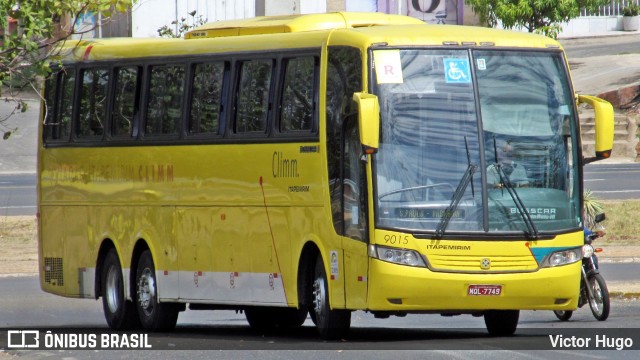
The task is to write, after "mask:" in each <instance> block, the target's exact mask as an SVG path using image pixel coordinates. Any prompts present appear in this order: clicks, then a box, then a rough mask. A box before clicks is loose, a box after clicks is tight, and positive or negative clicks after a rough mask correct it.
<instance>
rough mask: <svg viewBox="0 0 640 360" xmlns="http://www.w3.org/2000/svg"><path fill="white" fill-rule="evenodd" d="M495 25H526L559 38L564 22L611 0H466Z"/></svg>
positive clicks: (512, 26) (485, 20) (527, 27)
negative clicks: (584, 9) (581, 11)
mask: <svg viewBox="0 0 640 360" xmlns="http://www.w3.org/2000/svg"><path fill="white" fill-rule="evenodd" d="M464 1H465V3H466V4H467V5H470V6H471V9H473V11H474V12H475V13H476V14H477V15H478V16H479V17H480V21H482V22H484V23H486V24H487V25H489V26H491V27H495V26H496V25H497V24H498V23H500V24H502V26H503V27H504V28H505V29H512V28H524V29H527V30H528V31H529V32H531V33H532V32H535V33H539V34H543V35H546V36H549V37H551V38H554V39H555V38H557V36H558V33H560V31H561V30H562V26H561V25H560V24H561V23H563V22H567V21H569V20H571V19H573V18H576V17H578V16H579V15H580V9H582V8H586V9H589V10H595V9H596V8H597V7H598V6H601V5H605V4H609V3H610V0H464Z"/></svg>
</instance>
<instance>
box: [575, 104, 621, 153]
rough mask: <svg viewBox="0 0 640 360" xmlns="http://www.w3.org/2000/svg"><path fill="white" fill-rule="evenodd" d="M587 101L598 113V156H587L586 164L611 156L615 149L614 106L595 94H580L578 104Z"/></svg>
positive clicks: (596, 135) (596, 138)
mask: <svg viewBox="0 0 640 360" xmlns="http://www.w3.org/2000/svg"><path fill="white" fill-rule="evenodd" d="M581 103H585V104H589V105H590V106H591V107H593V111H594V112H595V115H596V124H595V125H596V128H595V130H596V133H595V140H596V154H595V155H596V156H595V157H591V158H585V159H584V164H588V163H590V162H594V161H598V160H602V159H607V158H609V157H611V150H612V149H613V126H614V124H613V117H614V114H613V106H611V104H610V103H609V102H608V101H605V100H602V99H600V98H597V97H595V96H589V95H578V104H581Z"/></svg>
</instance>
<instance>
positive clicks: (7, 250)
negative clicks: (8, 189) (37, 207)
mask: <svg viewBox="0 0 640 360" xmlns="http://www.w3.org/2000/svg"><path fill="white" fill-rule="evenodd" d="M0 248H1V249H2V251H0V276H1V275H6V274H23V273H37V272H38V243H37V239H36V220H35V218H34V217H33V216H9V217H0Z"/></svg>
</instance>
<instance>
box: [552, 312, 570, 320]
mask: <svg viewBox="0 0 640 360" xmlns="http://www.w3.org/2000/svg"><path fill="white" fill-rule="evenodd" d="M553 313H554V314H556V317H557V318H558V319H560V321H569V319H571V315H573V311H570V310H567V311H565V310H554V311H553Z"/></svg>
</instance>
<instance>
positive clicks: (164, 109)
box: [145, 65, 185, 135]
mask: <svg viewBox="0 0 640 360" xmlns="http://www.w3.org/2000/svg"><path fill="white" fill-rule="evenodd" d="M184 73H185V71H184V66H182V65H162V66H152V67H151V80H150V84H149V102H148V104H147V117H146V126H145V134H147V135H177V134H178V132H179V130H180V119H181V118H182V100H183V90H184V78H185V77H184Z"/></svg>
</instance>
